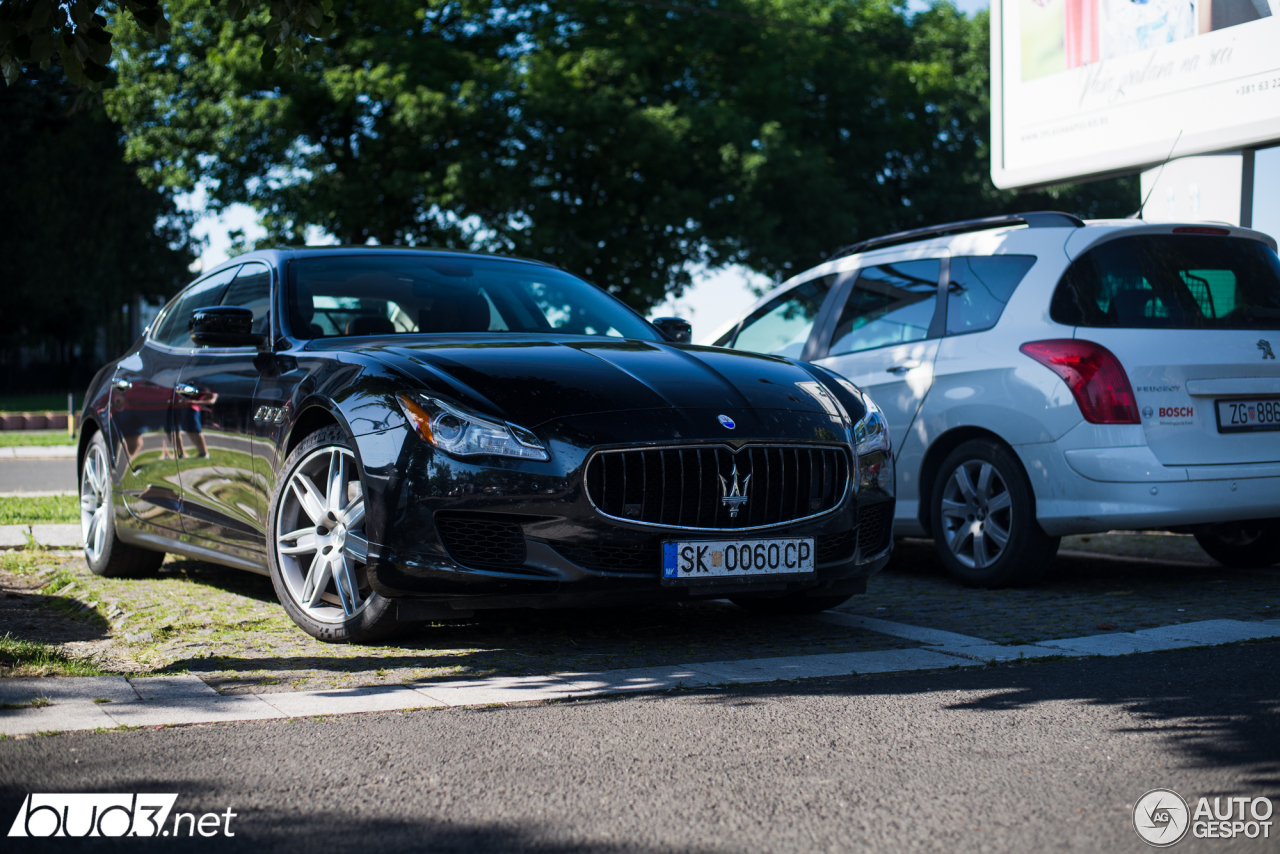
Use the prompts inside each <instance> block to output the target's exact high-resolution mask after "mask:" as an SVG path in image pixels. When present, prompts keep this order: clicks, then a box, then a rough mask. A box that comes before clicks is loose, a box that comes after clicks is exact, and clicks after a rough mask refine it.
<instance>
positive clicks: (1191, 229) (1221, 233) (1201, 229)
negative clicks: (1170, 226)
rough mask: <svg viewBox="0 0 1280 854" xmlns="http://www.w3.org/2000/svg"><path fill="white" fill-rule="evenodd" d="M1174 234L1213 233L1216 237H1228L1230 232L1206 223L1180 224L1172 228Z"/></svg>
mask: <svg viewBox="0 0 1280 854" xmlns="http://www.w3.org/2000/svg"><path fill="white" fill-rule="evenodd" d="M1173 233H1174V234H1213V235H1216V236H1218V237H1230V236H1231V232H1229V231H1227V230H1226V229H1225V228H1210V227H1209V226H1207V225H1181V226H1178V227H1177V228H1175V229H1174V230H1173Z"/></svg>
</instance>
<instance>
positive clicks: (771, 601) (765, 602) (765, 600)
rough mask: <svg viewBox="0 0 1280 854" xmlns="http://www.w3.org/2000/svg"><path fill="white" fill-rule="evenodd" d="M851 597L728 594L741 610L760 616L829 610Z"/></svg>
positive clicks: (802, 613)
mask: <svg viewBox="0 0 1280 854" xmlns="http://www.w3.org/2000/svg"><path fill="white" fill-rule="evenodd" d="M850 598H852V597H851V596H850V595H848V594H846V595H833V596H805V595H804V594H802V593H793V594H791V595H790V596H730V597H729V601H730V602H732V603H733V604H735V605H737V606H738V607H739V608H742V609H743V610H746V611H750V612H751V613H753V614H760V615H762V616H770V617H774V616H804V615H808V614H820V613H822V612H823V611H830V610H831V609H832V608H835V607H836V606H838V605H843V604H844V603H845V602H848V601H849V599H850Z"/></svg>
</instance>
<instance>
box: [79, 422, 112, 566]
mask: <svg viewBox="0 0 1280 854" xmlns="http://www.w3.org/2000/svg"><path fill="white" fill-rule="evenodd" d="M108 477H109V473H108V471H107V458H106V456H105V455H104V454H103V453H102V449H101V448H99V447H98V446H97V445H91V446H90V447H89V453H88V454H86V455H85V458H84V471H83V472H81V474H80V537H81V539H83V540H84V553H85V556H86V557H88V558H89V561H90V562H91V563H96V562H97V560H98V558H100V557H102V550H103V549H104V548H105V547H106V545H107V514H108V513H110V512H111V506H110V504H111V502H110V500H109V499H110V492H109V489H108V482H107V478H108Z"/></svg>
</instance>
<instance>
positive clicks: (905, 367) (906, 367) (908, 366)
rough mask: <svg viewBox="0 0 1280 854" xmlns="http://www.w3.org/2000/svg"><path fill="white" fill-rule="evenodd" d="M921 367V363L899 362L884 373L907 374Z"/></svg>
mask: <svg viewBox="0 0 1280 854" xmlns="http://www.w3.org/2000/svg"><path fill="white" fill-rule="evenodd" d="M918 367H920V363H919V362H915V361H912V362H899V363H898V364H896V365H890V366H889V367H887V368H885V369H884V371H885V373H887V374H905V373H906V372H907V371H911V370H915V369H916V368H918Z"/></svg>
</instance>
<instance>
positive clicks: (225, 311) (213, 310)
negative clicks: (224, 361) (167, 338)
mask: <svg viewBox="0 0 1280 854" xmlns="http://www.w3.org/2000/svg"><path fill="white" fill-rule="evenodd" d="M191 340H192V341H194V342H195V343H196V346H199V347H263V346H265V345H266V343H267V336H265V335H263V334H261V333H258V332H254V331H253V311H252V310H251V309H247V308H244V307H242V306H238V305H215V306H209V307H208V308H197V309H196V310H195V311H193V312H191Z"/></svg>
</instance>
